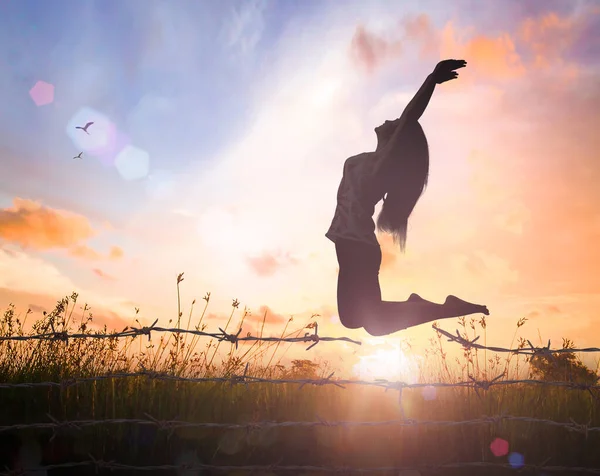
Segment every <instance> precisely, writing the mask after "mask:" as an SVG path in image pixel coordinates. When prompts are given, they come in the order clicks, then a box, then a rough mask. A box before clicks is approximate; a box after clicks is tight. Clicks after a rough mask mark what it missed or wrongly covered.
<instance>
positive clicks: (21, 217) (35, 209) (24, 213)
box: [0, 198, 95, 250]
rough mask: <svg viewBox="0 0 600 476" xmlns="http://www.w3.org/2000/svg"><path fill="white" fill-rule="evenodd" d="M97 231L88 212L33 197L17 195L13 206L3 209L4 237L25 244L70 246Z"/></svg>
mask: <svg viewBox="0 0 600 476" xmlns="http://www.w3.org/2000/svg"><path fill="white" fill-rule="evenodd" d="M94 235H95V232H94V230H93V229H92V226H91V225H90V223H89V221H88V220H87V218H85V217H84V216H82V215H77V214H75V213H70V212H67V211H65V210H53V209H51V208H47V207H44V206H42V205H41V204H39V203H38V202H35V201H32V200H26V199H21V198H15V199H14V200H13V207H10V208H5V209H2V210H0V237H1V238H3V239H5V240H7V241H11V242H13V243H17V244H19V245H21V246H22V247H24V248H33V249H36V250H47V249H52V248H70V247H72V246H74V245H77V244H79V243H80V242H81V241H84V240H87V239H89V238H91V237H92V236H94Z"/></svg>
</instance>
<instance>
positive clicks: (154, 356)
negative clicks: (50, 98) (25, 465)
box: [0, 282, 600, 476]
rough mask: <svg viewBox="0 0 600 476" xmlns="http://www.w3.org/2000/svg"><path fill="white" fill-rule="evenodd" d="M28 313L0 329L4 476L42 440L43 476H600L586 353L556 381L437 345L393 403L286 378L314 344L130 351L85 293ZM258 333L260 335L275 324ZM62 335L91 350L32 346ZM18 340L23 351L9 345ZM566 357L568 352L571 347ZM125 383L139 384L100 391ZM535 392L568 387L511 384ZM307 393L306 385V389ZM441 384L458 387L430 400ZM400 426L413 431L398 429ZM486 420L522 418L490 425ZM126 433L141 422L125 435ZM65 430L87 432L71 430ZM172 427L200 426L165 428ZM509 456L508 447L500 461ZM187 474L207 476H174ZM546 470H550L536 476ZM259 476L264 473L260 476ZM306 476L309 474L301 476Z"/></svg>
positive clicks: (304, 365)
mask: <svg viewBox="0 0 600 476" xmlns="http://www.w3.org/2000/svg"><path fill="white" fill-rule="evenodd" d="M178 285H179V282H178ZM209 301H210V297H209V295H207V296H206V297H205V298H204V303H203V310H202V312H201V313H200V316H199V317H197V318H195V317H194V315H193V311H192V310H190V312H189V315H187V316H184V315H183V312H182V311H181V307H180V304H178V307H179V309H178V316H179V318H178V320H177V322H173V323H171V324H173V325H176V327H177V328H182V329H188V330H189V329H196V330H203V329H205V328H206V322H205V316H206V310H207V308H208V305H209ZM194 304H195V303H193V305H194ZM192 308H193V306H192ZM236 313H237V314H240V313H241V314H242V316H241V317H238V316H237V314H236ZM32 314H33V313H32V312H31V311H27V312H25V313H21V314H19V312H18V311H17V310H16V309H15V308H14V306H12V305H9V306H8V308H7V309H6V311H5V312H4V314H3V318H2V322H1V326H0V384H2V386H0V387H1V388H0V395H1V398H2V400H1V401H2V405H1V406H0V429H1V431H0V448H1V451H0V466H4V467H7V468H8V467H10V466H11V465H12V464H14V455H15V454H16V452H18V451H19V448H22V447H24V446H25V444H24V442H31V441H34V440H35V441H37V442H39V445H40V448H41V450H40V451H41V452H42V453H41V455H38V460H39V459H41V461H40V464H41V465H43V466H49V467H50V468H52V467H53V465H54V466H55V469H50V470H49V471H48V473H47V474H64V475H69V474H78V475H85V474H97V473H96V472H95V471H96V468H95V467H94V466H93V465H85V464H83V463H84V462H86V461H90V459H91V458H94V459H97V460H102V461H104V462H107V461H108V462H114V463H118V464H122V465H128V466H123V467H122V468H121V469H118V468H117V469H115V467H113V468H108V467H105V468H102V467H100V469H99V474H109V472H110V473H111V474H133V473H136V474H138V471H134V469H132V468H133V467H155V468H154V469H151V468H145V470H144V471H143V472H142V474H185V475H192V474H231V475H242V474H263V475H264V474H330V472H328V471H327V470H326V469H323V468H321V469H319V468H320V467H343V468H346V472H348V473H350V472H351V470H352V469H357V468H362V469H363V472H362V473H361V474H370V473H369V472H367V471H366V470H367V469H368V468H416V469H418V472H416V471H409V470H400V469H395V470H391V469H390V470H389V471H377V472H374V473H373V474H395V475H397V474H402V475H405V476H409V475H410V476H417V475H419V474H420V475H426V474H434V473H435V474H445V475H471V474H489V475H501V474H512V473H514V472H516V471H523V472H529V473H530V474H536V475H542V474H551V473H552V474H594V473H596V472H600V469H596V470H595V471H592V470H591V469H588V470H587V471H583V469H582V468H583V467H585V468H600V451H598V448H599V447H600V437H599V436H598V432H597V431H593V430H594V428H592V427H600V414H599V410H600V404H599V402H598V394H597V388H596V386H595V384H596V383H597V376H596V372H595V371H592V370H589V369H587V368H586V367H585V366H583V365H582V364H581V362H580V361H579V360H577V358H576V356H575V355H574V354H561V355H563V356H564V358H563V357H561V356H558V360H556V359H555V360H556V361H559V362H563V363H566V364H567V365H566V366H563V367H562V368H558V367H557V366H556V365H554V366H548V362H552V359H551V358H550V357H536V359H537V360H535V359H531V358H523V357H522V356H519V355H518V354H512V353H509V354H507V355H501V354H498V353H494V352H490V351H487V350H486V351H482V350H480V349H473V348H465V349H464V354H463V358H462V359H458V360H457V361H456V362H450V359H449V358H448V356H447V353H446V350H447V346H448V345H457V344H454V343H450V344H448V343H447V340H446V339H445V338H443V336H442V335H441V334H440V333H439V332H436V331H435V330H432V334H433V335H434V337H432V339H431V341H430V343H431V348H430V349H428V351H427V352H426V354H425V356H424V357H425V358H424V360H423V361H421V363H420V364H419V365H420V367H419V378H418V381H419V384H423V385H422V386H416V387H413V388H407V389H404V390H403V391H402V398H401V400H400V399H399V392H398V390H397V389H390V390H388V391H386V390H385V388H383V387H382V386H365V385H358V383H360V382H346V383H344V384H343V385H334V383H336V381H335V380H329V381H327V380H326V381H324V380H323V379H325V378H326V377H328V376H329V375H331V368H329V367H328V365H327V363H326V362H314V361H311V360H308V359H306V360H293V361H291V362H290V363H288V364H286V365H284V364H282V362H283V358H284V356H285V354H286V351H287V349H289V346H290V345H304V346H306V345H307V344H287V343H281V342H264V341H255V342H251V343H244V344H240V345H238V346H237V347H236V346H235V345H234V344H232V343H230V342H226V341H219V340H217V339H206V338H200V337H198V336H194V335H190V334H188V333H183V332H182V333H163V334H162V335H160V337H159V336H157V335H156V334H153V335H152V340H149V339H148V338H147V337H145V336H138V337H126V338H121V339H119V338H116V337H111V336H109V334H110V333H111V332H119V330H112V329H110V330H109V329H107V328H106V327H104V328H103V329H93V327H94V318H93V315H92V314H91V312H90V311H89V308H88V306H87V305H83V306H81V305H80V304H78V296H77V294H72V295H71V296H68V297H65V298H63V299H61V300H60V301H58V303H57V305H56V307H55V309H54V310H53V311H52V312H49V313H45V314H44V315H42V317H40V318H38V319H37V320H35V321H34V322H28V321H31V320H32ZM245 316H246V314H245V313H243V312H241V311H240V310H239V309H238V308H237V305H236V303H235V302H234V304H233V305H232V312H231V315H230V317H229V320H228V322H227V323H226V325H225V327H224V328H223V330H224V331H228V329H239V328H240V327H241V326H243V321H244V318H245ZM194 321H195V322H194ZM312 322H313V321H309V322H307V323H305V324H302V325H301V326H300V328H299V329H293V328H292V327H293V325H297V324H296V323H293V322H291V321H290V322H288V323H287V325H286V326H285V327H284V328H283V329H282V330H281V333H280V334H279V336H280V337H282V338H283V337H290V336H291V337H294V336H296V337H297V336H302V335H304V333H305V332H306V328H309V329H310V328H312V327H313V326H314V324H312ZM460 324H461V327H462V331H461V332H463V333H464V336H465V337H469V336H471V337H473V336H474V335H475V334H477V335H482V336H484V339H483V340H484V341H485V332H486V323H485V319H479V320H476V319H471V320H470V321H467V320H465V319H461V320H460ZM524 325H525V320H524V319H521V320H519V321H518V322H517V325H516V329H515V336H514V339H513V341H512V342H511V343H510V348H511V349H512V348H513V346H514V347H515V348H524V347H525V346H526V339H524V338H523V337H519V336H518V333H520V332H522V331H523V329H522V328H523V327H524ZM262 329H263V330H262V331H261V335H260V336H262V332H264V321H263V328H262ZM51 331H55V332H68V333H78V334H85V335H86V336H87V337H86V338H77V339H69V340H66V341H65V340H60V339H59V340H49V339H25V338H26V337H27V336H32V335H36V334H44V333H47V332H51ZM8 336H20V337H23V340H7V339H5V338H6V337H8ZM156 341H157V342H156ZM322 345H325V344H322ZM569 345H572V343H570V342H568V341H565V343H564V345H563V347H565V346H566V347H568V346H569ZM308 355H310V354H308ZM561 359H562V360H561ZM573 369H575V370H576V372H573ZM140 372H145V373H146V374H145V375H139V373H140ZM123 373H127V374H132V373H133V374H135V373H137V374H138V375H137V376H127V377H125V376H120V377H119V376H115V377H113V378H103V379H100V378H95V377H98V376H103V375H107V374H113V375H114V374H123ZM244 373H245V374H246V376H248V377H259V378H262V379H267V380H269V379H273V380H287V381H288V383H268V382H258V383H257V382H256V381H250V382H249V383H246V384H244V383H243V382H240V381H239V379H237V380H236V378H235V376H240V375H243V374H244ZM149 375H150V376H149ZM496 377H498V378H497V379H496V380H495V385H492V386H490V387H489V388H487V389H485V388H473V386H456V385H454V386H452V385H451V384H456V383H457V382H469V381H471V379H474V380H476V381H489V380H492V379H494V378H496ZM529 378H531V379H534V380H537V381H539V380H546V381H548V380H552V381H554V380H561V381H565V382H569V383H570V385H568V386H567V385H563V386H556V385H532V384H526V383H515V384H511V385H501V384H502V382H503V381H507V380H511V379H514V380H519V379H521V380H522V379H529ZM69 379H76V381H73V380H71V381H70V383H71V385H69V384H63V385H60V384H55V385H50V384H43V385H39V386H18V384H35V383H43V382H65V381H66V382H67V383H68V382H69ZM86 379H87V380H86ZM193 379H196V381H193ZM211 379H212V380H211ZM219 379H222V380H220V381H219ZM307 379H308V380H309V381H310V382H309V383H308V384H306V385H303V386H301V385H300V384H301V383H303V382H304V383H306V381H307ZM290 380H292V382H290ZM431 383H441V384H446V385H447V386H430V385H425V384H431ZM577 383H578V384H580V387H577V385H575V384H577ZM383 386H385V385H383ZM400 402H401V404H400ZM403 415H404V417H405V418H407V419H409V420H410V421H408V422H405V423H404V425H401V424H399V420H401V419H402V418H403ZM485 415H487V416H497V415H508V416H511V417H525V418H522V419H519V418H515V419H510V418H504V419H503V418H496V419H494V418H491V419H488V420H485V421H482V420H481V419H482V417H483V416H485ZM123 419H128V420H131V419H134V420H137V421H134V422H132V421H128V422H124V421H118V420H123ZM531 419H542V420H551V421H543V422H539V421H533V420H531ZM571 419H572V420H571ZM100 420H107V421H105V422H101V421H100ZM142 420H143V421H142ZM413 420H414V421H417V422H418V421H423V424H415V423H414V422H412V423H411V421H413ZM66 421H76V422H79V423H77V424H74V425H73V424H71V425H69V424H66V423H61V422H66ZM173 421H176V422H190V423H189V424H183V423H177V424H173V423H171V424H165V423H164V422H173ZM552 421H553V422H559V423H561V424H553V423H552ZM572 421H574V422H578V423H580V424H581V423H585V424H586V425H587V426H588V427H589V428H591V429H589V430H588V431H586V428H585V427H581V426H577V425H575V424H573V423H572ZM161 422H163V423H161ZM260 422H277V424H272V425H270V426H269V425H264V424H263V425H261V424H260ZM286 422H289V423H286ZM294 422H310V423H306V424H304V425H302V426H298V425H294V424H293V423H294ZM335 422H379V424H377V423H375V424H373V423H371V424H365V425H353V424H351V423H335ZM385 422H389V423H385ZM461 422H462V423H461ZM465 422H466V423H465ZM563 423H564V424H563ZM207 424H231V426H232V427H230V428H226V427H223V426H221V427H219V426H218V425H213V426H212V427H211V426H210V425H207ZM19 425H20V426H19ZM202 425H204V426H202ZM493 442H495V443H494V444H492V443H493ZM505 442H507V443H508V448H504V449H502V445H503V444H505ZM498 448H500V449H498ZM494 452H496V453H497V455H495V454H494ZM185 462H188V463H190V464H192V463H193V464H198V463H199V464H201V465H207V466H206V467H204V468H202V469H201V470H198V469H175V466H176V465H179V464H181V463H185ZM469 462H470V465H469V464H466V465H463V464H462V463H469ZM69 463H72V464H73V466H69V465H68V464H69ZM78 463H81V465H77V464H78ZM542 464H543V465H544V466H547V467H546V468H545V469H543V470H541V469H539V468H538V469H536V468H535V465H542ZM423 465H431V466H433V468H431V467H423ZM436 465H439V467H437V468H436V467H435V466H436ZM209 466H210V467H212V466H218V467H221V468H210V467H209ZM234 466H236V467H237V466H240V467H243V468H246V469H239V470H238V469H235V468H233V467H234ZM251 466H257V467H260V468H259V470H258V471H254V472H252V471H251V470H250V468H249V467H251ZM297 466H306V467H308V468H305V469H300V468H295V469H294V468H290V467H297ZM223 467H225V468H223ZM282 467H288V470H284V469H285V468H284V469H282ZM560 467H579V468H580V469H579V470H566V469H560ZM5 474H11V473H5ZM12 474H14V473H12ZM26 474H43V473H38V472H30V473H26ZM338 474H344V472H339V473H338Z"/></svg>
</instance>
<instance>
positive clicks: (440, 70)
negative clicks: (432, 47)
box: [433, 59, 467, 84]
mask: <svg viewBox="0 0 600 476" xmlns="http://www.w3.org/2000/svg"><path fill="white" fill-rule="evenodd" d="M465 66H467V62H466V61H465V60H456V59H447V60H443V61H440V62H439V63H438V64H437V66H436V67H435V69H434V70H433V77H434V78H435V82H436V84H442V83H445V82H446V81H450V80H451V79H456V78H458V73H457V72H456V71H455V70H457V69H459V68H464V67H465Z"/></svg>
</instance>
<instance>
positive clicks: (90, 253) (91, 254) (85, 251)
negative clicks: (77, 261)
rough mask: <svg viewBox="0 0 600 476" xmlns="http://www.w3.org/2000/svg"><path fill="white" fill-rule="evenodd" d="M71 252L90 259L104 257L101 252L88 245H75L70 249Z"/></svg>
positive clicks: (78, 256)
mask: <svg viewBox="0 0 600 476" xmlns="http://www.w3.org/2000/svg"><path fill="white" fill-rule="evenodd" d="M69 254H70V255H71V256H73V257H75V258H82V259H85V260H89V261H94V260H99V259H101V258H102V256H101V255H100V253H98V252H97V251H95V250H93V249H92V248H90V247H89V246H86V245H75V246H73V247H71V248H70V249H69Z"/></svg>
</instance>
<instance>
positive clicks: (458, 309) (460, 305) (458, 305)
mask: <svg viewBox="0 0 600 476" xmlns="http://www.w3.org/2000/svg"><path fill="white" fill-rule="evenodd" d="M443 306H444V308H446V309H448V310H450V312H452V314H455V315H456V316H467V315H469V314H477V313H480V312H481V313H482V314H485V315H486V316H489V314H490V311H488V308H487V307H486V306H482V305H479V304H473V303H470V302H467V301H463V300H462V299H459V298H457V297H456V296H452V295H450V296H448V297H447V298H446V301H444V304H443Z"/></svg>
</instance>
